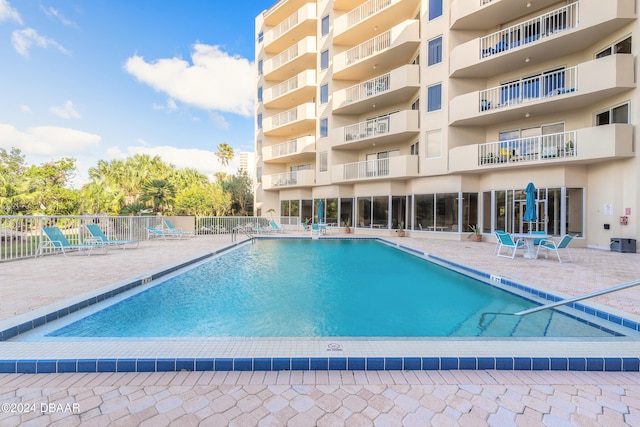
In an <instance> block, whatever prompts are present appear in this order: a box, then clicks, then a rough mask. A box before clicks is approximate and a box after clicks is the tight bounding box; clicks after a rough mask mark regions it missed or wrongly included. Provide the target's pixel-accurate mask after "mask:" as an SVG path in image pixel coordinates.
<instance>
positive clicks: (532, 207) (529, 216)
mask: <svg viewBox="0 0 640 427" xmlns="http://www.w3.org/2000/svg"><path fill="white" fill-rule="evenodd" d="M524 192H525V194H526V195H527V204H526V206H525V210H524V217H523V219H524V220H525V221H529V231H531V223H532V222H533V221H537V220H538V217H537V215H536V187H535V185H533V182H529V184H528V185H527V188H525V189H524Z"/></svg>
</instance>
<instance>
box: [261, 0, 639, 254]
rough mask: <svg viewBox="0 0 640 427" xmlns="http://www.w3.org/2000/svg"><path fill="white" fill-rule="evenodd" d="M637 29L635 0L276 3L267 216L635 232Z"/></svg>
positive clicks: (587, 238)
mask: <svg viewBox="0 0 640 427" xmlns="http://www.w3.org/2000/svg"><path fill="white" fill-rule="evenodd" d="M639 30H640V25H639V22H638V19H637V5H636V0H574V1H571V0H569V1H557V0H531V1H527V0H369V1H363V0H317V1H313V0H282V1H280V2H277V3H276V4H274V5H273V6H272V7H271V8H270V9H269V10H267V11H265V12H263V13H262V14H260V15H259V16H258V17H257V18H256V64H257V69H256V89H257V102H256V110H255V114H256V128H255V135H256V174H257V184H256V214H258V215H261V214H262V215H265V214H266V213H267V212H268V211H270V209H273V210H274V211H275V214H276V215H277V216H279V217H280V218H281V222H283V223H285V224H286V223H297V222H298V221H304V220H305V219H307V218H310V219H312V220H314V221H318V214H319V213H320V215H321V218H322V221H326V222H327V223H335V224H337V225H338V226H344V225H346V224H347V223H350V224H351V226H352V227H355V232H356V233H358V234H367V233H371V234H373V233H375V234H380V233H382V234H384V233H393V232H394V230H395V229H397V228H398V226H399V225H400V224H401V223H403V225H404V227H405V228H406V229H407V230H408V231H409V233H410V234H411V236H413V237H425V238H429V237H438V238H450V239H465V238H466V237H467V235H468V234H469V230H470V226H471V225H475V224H479V226H480V227H481V228H482V231H483V233H485V234H486V235H491V233H492V232H493V231H494V230H496V229H502V230H507V231H509V232H527V231H529V230H531V229H534V230H544V231H546V232H547V233H548V234H551V235H555V236H561V235H563V234H566V233H576V234H577V235H578V236H579V238H578V239H577V243H576V244H577V245H578V246H590V247H597V248H605V249H607V248H609V245H610V241H611V238H615V237H622V238H627V239H628V238H631V239H637V238H638V237H639V232H638V215H639V214H640V205H639V203H638V200H639V199H640V183H639V181H640V177H639V170H640V162H639V160H638V157H637V156H636V144H635V126H636V125H637V124H638V117H639V115H638V110H637V106H638V90H637V84H636V80H637V79H636V74H637V71H636V68H637V66H638V64H637V53H638V48H637V43H636V40H640V37H639V36H640V34H639ZM530 182H532V183H533V184H534V185H535V187H536V189H537V190H536V205H537V206H536V214H537V215H536V217H537V218H536V220H535V221H527V220H526V218H525V216H524V214H525V203H526V202H525V200H526V197H525V191H524V189H525V187H526V186H527V185H528V184H529V183H530ZM320 201H322V203H321V204H320V203H319V202H320ZM319 206H320V207H321V212H319V209H318V208H319ZM625 222H626V224H623V223H625Z"/></svg>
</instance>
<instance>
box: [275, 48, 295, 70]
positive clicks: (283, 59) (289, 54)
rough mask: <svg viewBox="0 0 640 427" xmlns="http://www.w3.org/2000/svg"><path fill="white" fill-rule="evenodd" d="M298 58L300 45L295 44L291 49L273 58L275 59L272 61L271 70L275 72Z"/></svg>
mask: <svg viewBox="0 0 640 427" xmlns="http://www.w3.org/2000/svg"><path fill="white" fill-rule="evenodd" d="M297 56H298V44H294V45H293V46H291V47H290V48H289V49H287V50H285V51H284V52H282V53H280V54H279V55H277V56H274V57H273V59H272V60H271V64H272V66H271V69H273V70H275V69H276V68H278V67H280V66H281V65H283V64H286V63H287V62H289V61H291V60H292V59H293V58H295V57H297Z"/></svg>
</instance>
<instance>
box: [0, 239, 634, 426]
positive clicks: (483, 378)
mask: <svg viewBox="0 0 640 427" xmlns="http://www.w3.org/2000/svg"><path fill="white" fill-rule="evenodd" d="M229 240H230V239H229V236H219V237H198V238H193V239H190V240H189V241H185V242H144V243H143V244H142V245H141V247H140V248H139V249H136V250H126V251H124V252H118V253H116V252H113V253H109V254H107V255H104V256H102V255H96V256H94V255H92V256H91V257H90V258H86V257H80V256H73V257H69V258H66V259H65V258H63V257H61V256H55V257H44V258H40V259H37V260H25V261H16V262H10V263H3V264H0V291H1V292H2V297H1V298H0V320H3V319H9V318H12V317H13V316H16V315H25V313H28V312H29V311H31V310H34V309H38V308H40V307H43V306H46V305H48V304H52V303H56V302H60V301H63V300H64V299H65V298H67V297H68V296H69V295H73V294H76V295H77V294H81V293H85V292H87V293H88V292H91V291H95V290H96V289H99V288H101V287H103V286H106V285H108V284H111V283H114V282H118V281H122V280H125V279H130V278H132V277H139V276H142V275H146V274H148V273H149V272H153V271H157V270H160V269H163V268H166V267H167V266H169V265H175V264H179V263H180V262H183V261H185V260H187V259H191V258H194V257H195V256H198V255H200V254H202V253H204V252H207V251H211V250H213V249H215V248H219V247H223V246H225V245H227V244H229ZM390 240H394V241H398V242H401V243H402V244H404V245H406V246H410V247H414V248H416V249H420V250H423V251H427V252H430V253H433V254H437V255H439V256H441V257H444V258H448V259H451V260H453V261H458V262H461V263H464V264H467V265H470V266H472V267H475V268H478V269H480V270H483V271H487V272H490V273H492V274H496V275H500V276H503V277H510V278H513V279H516V280H519V281H521V282H524V283H528V284H531V285H535V286H539V287H544V288H548V289H550V290H553V291H554V292H556V293H564V294H568V295H578V294H582V293H587V292H592V291H594V290H597V289H600V288H604V287H609V286H614V285H617V284H620V283H623V282H628V281H631V280H635V279H638V278H640V255H638V254H619V253H610V252H607V251H600V250H592V249H574V250H573V256H574V260H575V262H574V263H570V264H559V263H558V262H557V260H553V259H552V258H549V259H548V260H545V259H540V260H525V259H524V258H521V257H516V259H515V260H507V259H503V258H497V257H495V256H494V255H493V249H494V245H493V244H491V243H487V242H485V243H472V242H471V241H463V242H450V241H443V240H426V239H412V238H404V239H398V238H392V239H390ZM597 304H602V305H604V306H607V307H609V308H613V309H615V310H621V311H625V312H627V313H628V315H629V316H630V317H631V316H635V315H638V314H640V289H631V290H629V291H628V292H625V294H624V295H623V296H621V295H619V294H610V295H608V296H603V297H599V299H598V300H597ZM1 354H2V343H0V358H1ZM18 410H21V411H22V413H18V412H16V411H18ZM18 425H20V426H48V425H90V426H101V425H116V426H117V425H122V426H131V425H145V426H146V425H148V426H164V425H176V426H190V425H193V426H196V425H202V426H208V425H210V426H220V425H237V426H314V425H317V426H341V425H346V426H360V425H363V426H365V425H375V426H395V425H406V426H412V425H419V426H425V425H435V426H457V425H462V426H465V425H468V426H474V427H475V426H482V425H492V426H510V425H521V426H542V425H547V426H562V425H567V426H575V425H578V426H626V425H631V426H633V425H638V426H640V374H639V373H630V372H599V373H596V372H557V371H526V372H525V371H279V372H169V373H104V374H39V375H27V374H24V375H13V374H0V426H3V427H4V426H18Z"/></svg>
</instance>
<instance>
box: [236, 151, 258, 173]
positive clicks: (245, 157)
mask: <svg viewBox="0 0 640 427" xmlns="http://www.w3.org/2000/svg"><path fill="white" fill-rule="evenodd" d="M238 161H239V165H238V169H239V170H243V171H247V173H248V174H249V176H251V177H254V176H255V173H254V170H255V154H254V153H249V152H246V151H241V152H240V153H239V154H238Z"/></svg>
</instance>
